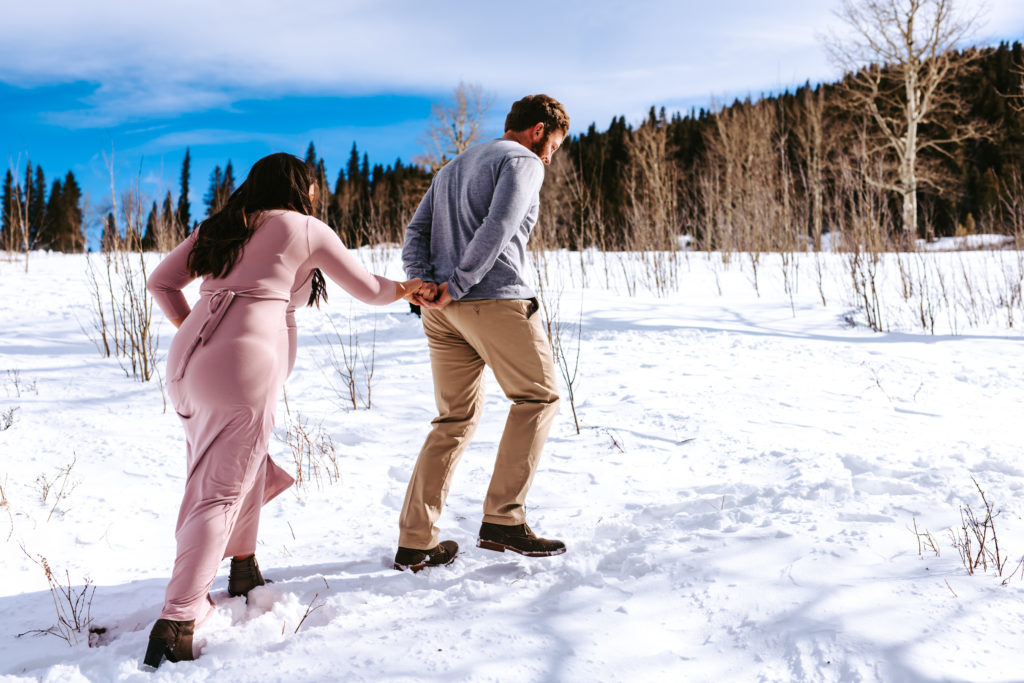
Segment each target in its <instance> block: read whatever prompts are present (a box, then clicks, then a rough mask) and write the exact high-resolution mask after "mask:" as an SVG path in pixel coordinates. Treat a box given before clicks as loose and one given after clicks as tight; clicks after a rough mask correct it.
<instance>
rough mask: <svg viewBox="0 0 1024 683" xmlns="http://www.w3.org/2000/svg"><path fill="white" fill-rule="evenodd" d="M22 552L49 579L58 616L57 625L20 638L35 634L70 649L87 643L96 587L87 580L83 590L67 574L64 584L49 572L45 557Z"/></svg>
mask: <svg viewBox="0 0 1024 683" xmlns="http://www.w3.org/2000/svg"><path fill="white" fill-rule="evenodd" d="M21 551H22V552H23V553H25V555H26V556H27V557H28V558H29V559H30V560H32V561H33V562H35V563H36V564H37V565H38V566H39V568H40V569H42V570H43V573H44V574H45V575H46V583H47V584H48V585H49V587H50V597H51V598H52V599H53V608H54V611H55V612H56V614H57V623H56V624H54V625H53V626H50V627H49V628H45V629H33V630H31V631H26V632H25V633H19V634H18V637H19V638H20V637H21V636H24V635H28V634H29V633H34V634H37V635H51V636H57V637H58V638H60V639H61V640H63V641H64V642H66V643H67V644H68V645H70V646H75V645H77V644H78V639H79V637H80V636H83V635H84V636H85V637H86V639H88V631H89V626H90V625H91V624H92V600H93V597H94V596H95V594H96V586H94V585H93V584H92V579H90V578H88V577H86V578H85V579H84V580H83V584H82V586H81V587H78V586H75V585H73V584H72V583H71V574H70V573H69V572H68V571H67V570H65V571H64V580H63V581H62V580H61V579H60V578H59V577H58V576H57V575H55V574H54V572H53V570H52V569H51V568H50V563H49V562H48V561H47V559H46V558H45V557H43V556H42V555H36V556H35V557H33V556H32V555H30V554H29V552H28V550H26V549H25V546H24V545H23V546H21Z"/></svg>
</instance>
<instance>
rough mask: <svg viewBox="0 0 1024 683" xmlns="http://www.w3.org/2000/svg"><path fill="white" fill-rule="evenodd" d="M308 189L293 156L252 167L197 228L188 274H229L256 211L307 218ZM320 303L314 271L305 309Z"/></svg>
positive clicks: (312, 180) (307, 173) (308, 172)
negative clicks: (218, 208) (301, 215)
mask: <svg viewBox="0 0 1024 683" xmlns="http://www.w3.org/2000/svg"><path fill="white" fill-rule="evenodd" d="M310 185H317V187H319V185H318V184H317V183H316V177H315V175H314V174H313V169H311V168H310V167H309V166H308V165H307V164H306V163H305V162H304V161H302V160H301V159H299V158H298V157H296V156H293V155H291V154H286V153H284V152H279V153H277V154H271V155H269V156H265V157H263V158H262V159H260V160H259V161H257V162H256V163H255V164H253V165H252V169H250V170H249V176H248V177H247V178H246V179H245V182H243V183H242V184H241V185H239V187H238V189H237V190H235V191H234V192H232V193H231V196H230V197H228V201H227V202H226V203H225V204H224V206H223V207H222V208H221V209H220V210H219V211H217V212H216V213H215V214H213V215H212V216H210V217H209V218H207V219H206V220H205V221H203V222H202V223H200V224H199V227H198V228H196V230H197V234H196V241H195V244H194V245H193V246H192V251H190V252H189V255H188V269H189V271H190V272H191V273H192V275H195V276H196V277H199V276H201V275H212V276H213V277H224V276H226V275H227V274H228V273H230V272H231V270H232V268H234V267H235V264H236V263H238V258H239V256H241V254H242V247H244V246H245V244H246V242H248V241H249V238H250V237H252V234H253V231H254V230H255V228H256V225H255V222H256V219H257V216H258V214H259V213H260V212H261V211H268V210H271V209H285V210H287V211H298V212H299V213H303V214H306V215H307V216H310V215H312V214H313V201H312V200H311V199H310V198H309V186H310ZM321 298H322V299H323V300H324V301H327V289H326V283H325V282H324V276H323V273H321V272H320V269H319V268H317V269H316V270H314V271H313V291H312V292H310V295H309V301H308V302H307V304H308V305H310V306H312V305H313V304H316V305H317V306H319V305H320V299H321Z"/></svg>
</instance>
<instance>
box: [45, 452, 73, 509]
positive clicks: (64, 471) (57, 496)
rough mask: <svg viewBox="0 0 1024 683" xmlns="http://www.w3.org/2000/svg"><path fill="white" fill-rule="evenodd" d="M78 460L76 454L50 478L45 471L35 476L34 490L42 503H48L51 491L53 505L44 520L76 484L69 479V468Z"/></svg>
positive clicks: (69, 493) (65, 499) (64, 499)
mask: <svg viewBox="0 0 1024 683" xmlns="http://www.w3.org/2000/svg"><path fill="white" fill-rule="evenodd" d="M76 462H78V456H75V457H73V458H72V459H71V462H69V463H68V464H67V465H64V466H63V467H61V468H60V469H58V470H57V473H56V474H55V475H54V476H53V479H50V478H48V477H47V476H46V474H45V473H43V474H40V475H39V476H37V477H36V481H35V484H36V491H37V492H38V493H39V498H40V500H41V502H42V504H43V505H48V504H49V503H48V501H49V498H50V492H51V491H52V492H53V494H54V495H53V505H51V506H50V514H49V515H47V517H46V521H47V522H49V521H50V519H51V518H52V517H53V513H54V511H55V510H56V509H57V506H58V505H60V504H61V502H62V501H67V499H68V497H69V496H70V495H71V492H72V491H74V490H75V488H77V486H78V482H77V481H73V480H71V470H72V469H73V468H74V466H75V463H76ZM64 511H65V512H66V510H64Z"/></svg>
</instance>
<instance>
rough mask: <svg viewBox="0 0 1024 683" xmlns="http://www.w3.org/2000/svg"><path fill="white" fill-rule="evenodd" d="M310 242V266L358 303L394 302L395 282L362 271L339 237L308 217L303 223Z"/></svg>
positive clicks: (326, 226) (314, 219) (380, 304)
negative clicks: (335, 283)
mask: <svg viewBox="0 0 1024 683" xmlns="http://www.w3.org/2000/svg"><path fill="white" fill-rule="evenodd" d="M306 229H307V231H306V236H307V239H308V240H309V257H310V260H309V265H310V267H312V268H319V269H320V270H322V271H323V272H324V273H325V274H326V275H327V277H329V278H331V279H332V280H334V281H335V282H337V283H338V284H339V285H341V288H342V289H344V290H345V291H346V292H348V293H349V294H351V295H352V296H354V297H355V298H357V299H359V300H360V301H362V302H364V303H368V304H372V305H374V306H383V305H385V304H389V303H391V302H392V301H395V299H396V296H397V295H396V288H395V282H394V280H389V279H387V278H386V277H381V276H380V275H374V274H372V273H370V272H368V271H367V270H366V269H365V268H363V266H362V264H360V263H359V260H358V259H356V257H355V256H353V255H352V252H350V251H349V250H348V249H346V248H345V245H344V244H342V243H341V238H339V237H338V235H337V234H335V232H334V231H333V230H331V228H330V227H329V226H328V225H327V224H326V223H324V222H322V221H320V220H317V219H316V218H313V217H309V219H308V220H307V221H306Z"/></svg>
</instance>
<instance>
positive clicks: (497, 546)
mask: <svg viewBox="0 0 1024 683" xmlns="http://www.w3.org/2000/svg"><path fill="white" fill-rule="evenodd" d="M476 547H477V548H485V549H487V550H497V551H498V552H499V553H503V552H505V545H504V544H503V543H495V542H494V541H485V540H484V539H482V538H478V539H477V541H476Z"/></svg>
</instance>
